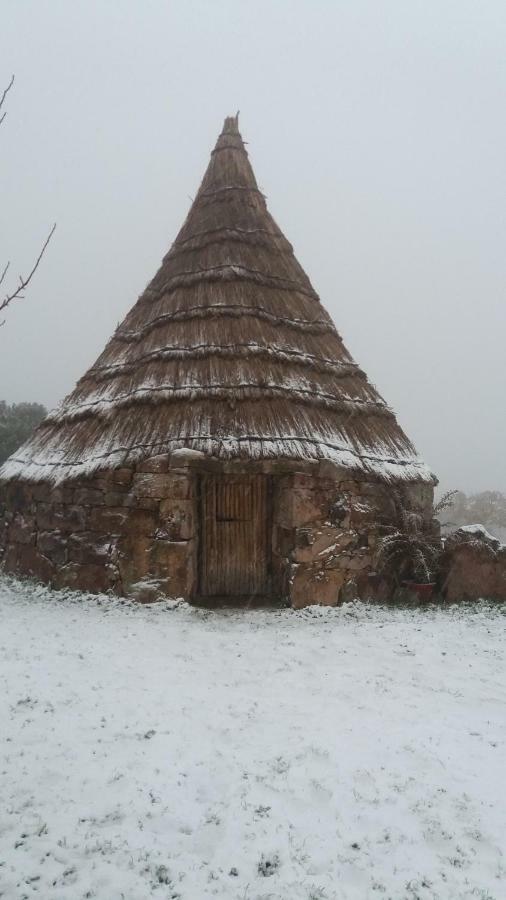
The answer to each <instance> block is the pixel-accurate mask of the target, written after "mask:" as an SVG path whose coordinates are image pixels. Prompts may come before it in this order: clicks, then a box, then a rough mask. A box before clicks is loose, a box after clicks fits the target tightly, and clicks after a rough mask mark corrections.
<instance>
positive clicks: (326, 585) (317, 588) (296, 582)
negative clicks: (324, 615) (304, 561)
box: [290, 566, 346, 609]
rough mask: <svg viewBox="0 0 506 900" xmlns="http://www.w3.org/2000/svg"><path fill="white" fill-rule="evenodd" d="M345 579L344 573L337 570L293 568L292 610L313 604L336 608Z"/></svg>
mask: <svg viewBox="0 0 506 900" xmlns="http://www.w3.org/2000/svg"><path fill="white" fill-rule="evenodd" d="M345 577H346V576H345V573H344V572H341V571H339V570H337V569H333V570H331V571H322V569H320V568H317V569H314V568H309V567H306V566H297V567H295V572H294V573H293V576H292V579H291V584H290V601H291V605H292V606H293V608H294V609H302V608H303V607H304V606H312V605H313V604H317V605H319V606H337V604H338V602H339V592H340V590H341V587H342V586H343V583H344V580H345Z"/></svg>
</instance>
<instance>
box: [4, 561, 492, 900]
mask: <svg viewBox="0 0 506 900" xmlns="http://www.w3.org/2000/svg"><path fill="white" fill-rule="evenodd" d="M505 621H506V619H505V617H504V610H503V611H502V612H501V610H500V609H499V608H495V609H494V608H490V607H487V606H484V605H482V606H475V607H472V608H469V607H467V608H464V607H461V608H457V607H452V608H450V609H444V610H441V609H434V608H430V609H426V610H423V611H412V610H411V611H410V610H402V609H392V608H375V607H372V606H367V605H359V604H349V605H347V606H345V607H343V608H341V609H338V610H319V609H315V608H313V609H310V610H307V611H302V612H297V613H296V612H292V611H289V610H282V611H281V610H280V611H267V610H263V611H251V612H238V611H234V612H232V611H229V612H212V613H211V612H207V611H199V610H195V609H191V608H189V607H187V606H184V605H183V606H180V607H179V608H177V609H171V608H170V605H169V604H162V605H158V606H154V607H149V608H148V607H133V606H131V605H122V604H120V603H119V602H118V601H112V600H109V599H107V598H102V600H101V601H98V602H97V601H96V600H93V599H90V598H86V597H83V596H82V595H81V596H79V595H71V594H66V595H63V594H51V593H50V592H48V591H46V590H45V589H43V588H37V587H35V588H34V587H28V586H26V585H25V586H23V585H20V584H18V583H16V582H13V581H9V580H7V579H5V578H0V655H1V663H0V666H1V668H0V676H1V677H0V741H1V749H2V759H1V763H0V896H1V897H2V898H9V900H21V898H32V897H35V898H37V897H38V898H40V900H64V898H65V900H81V898H100V900H144V898H150V897H154V898H159V900H162V898H163V900H165V898H183V900H201V898H202V900H203V898H208V897H220V898H234V900H261V898H262V900H299V898H304V900H310V898H312V900H317V898H318V900H320V898H327V900H331V898H339V900H348V898H350V900H351V898H353V900H355V898H359V900H370V898H372V900H374V898H378V900H387V898H391V900H416V898H419V900H429V898H440V900H451V898H459V900H461V898H480V900H491V898H495V900H503V898H504V897H505V896H506V857H505V855H504V851H505V842H506V803H505V800H506V788H505V782H506V777H505V776H506V754H505V748H506V742H505V738H506V727H505V718H506V712H505V710H506V670H505V665H504V651H505V631H504V624H505Z"/></svg>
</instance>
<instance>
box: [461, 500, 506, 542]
mask: <svg viewBox="0 0 506 900" xmlns="http://www.w3.org/2000/svg"><path fill="white" fill-rule="evenodd" d="M448 520H449V521H448V526H449V527H450V529H452V530H453V529H454V528H458V527H460V526H461V525H478V524H479V525H484V526H485V528H486V529H487V531H490V532H491V533H492V534H494V535H495V536H496V537H499V538H501V539H504V538H506V495H505V494H502V493H501V492H500V491H482V492H481V493H479V494H470V495H469V496H468V495H467V494H465V493H464V492H463V491H457V493H456V494H455V495H454V497H453V503H452V507H451V509H450V511H449V513H448Z"/></svg>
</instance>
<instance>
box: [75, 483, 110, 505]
mask: <svg viewBox="0 0 506 900" xmlns="http://www.w3.org/2000/svg"><path fill="white" fill-rule="evenodd" d="M73 502H74V503H75V504H76V505H77V506H102V505H103V504H104V492H103V491H101V490H99V488H91V487H82V488H78V489H77V490H76V491H74V498H73Z"/></svg>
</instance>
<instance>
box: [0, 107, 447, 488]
mask: <svg viewBox="0 0 506 900" xmlns="http://www.w3.org/2000/svg"><path fill="white" fill-rule="evenodd" d="M182 447H185V448H190V449H193V450H199V451H203V452H204V453H205V454H208V455H212V456H215V457H219V458H220V457H221V458H245V459H248V458H253V459H257V460H258V459H262V458H263V459H265V458H290V459H303V460H310V459H331V460H334V461H335V462H337V463H339V464H340V465H343V466H346V467H349V468H350V469H355V470H360V471H362V472H365V473H371V474H373V475H379V476H381V477H383V478H386V479H389V480H391V479H404V480H415V481H431V480H432V475H431V474H430V472H429V471H428V470H427V468H426V467H425V466H424V465H423V463H421V461H420V460H419V458H418V457H417V455H416V452H415V450H414V448H413V446H412V445H411V443H410V442H409V440H408V439H407V437H406V436H405V434H404V433H403V431H402V430H401V428H400V427H399V425H398V424H397V422H396V420H395V417H394V415H393V413H392V412H391V410H390V409H389V408H388V407H387V406H386V405H385V403H384V401H383V399H382V398H381V397H380V396H379V394H378V392H377V391H376V389H375V388H374V387H373V386H372V385H371V384H370V383H369V382H368V380H367V378H366V376H365V374H364V372H363V371H361V370H360V369H359V367H358V366H357V365H356V363H355V362H354V361H353V359H352V358H351V356H350V354H349V353H348V351H347V350H346V348H345V347H344V345H343V342H342V340H341V338H340V336H339V334H338V333H337V331H336V329H335V327H334V325H333V323H332V320H331V319H330V317H329V315H328V313H327V312H326V311H325V309H324V308H323V307H322V305H321V303H320V301H319V298H318V296H317V294H316V293H315V291H314V289H313V287H312V286H311V283H310V281H309V279H308V277H307V275H306V274H305V273H304V271H303V269H302V268H301V266H300V265H299V263H298V262H297V260H296V259H295V257H294V255H293V250H292V247H291V245H290V244H289V243H288V241H287V240H286V238H285V237H284V236H283V234H282V233H281V231H280V229H279V228H278V226H277V225H276V223H275V222H274V220H273V219H272V217H271V215H270V214H269V212H268V211H267V207H266V203H265V199H264V197H263V195H262V193H261V192H260V191H259V189H258V186H257V183H256V181H255V176H254V174H253V171H252V168H251V165H250V163H249V160H248V155H247V153H246V150H245V147H244V144H243V141H242V139H241V135H240V133H239V130H238V123H237V119H236V118H227V119H226V120H225V125H224V128H223V131H222V133H221V135H220V137H219V138H218V142H217V144H216V147H215V149H214V150H213V152H212V156H211V161H210V163H209V166H208V169H207V172H206V174H205V176H204V180H203V181H202V184H201V186H200V189H199V192H198V194H197V196H196V198H195V201H194V202H193V205H192V207H191V209H190V212H189V215H188V217H187V219H186V222H185V223H184V225H183V227H182V229H181V231H180V232H179V235H178V237H177V238H176V241H175V242H174V244H173V246H172V248H171V249H170V251H169V253H168V254H167V255H166V256H165V258H164V260H163V263H162V266H161V268H160V270H159V271H158V273H157V274H156V276H155V277H154V279H153V280H152V281H151V283H150V284H149V285H148V287H147V288H146V290H145V291H144V293H143V294H142V295H141V297H140V298H139V300H138V301H137V303H136V304H135V306H134V307H133V309H132V310H131V311H130V312H129V313H128V315H127V316H126V318H125V320H124V321H123V323H122V324H121V325H120V326H119V327H118V329H117V331H116V333H115V334H114V335H113V337H112V338H111V340H110V341H109V343H108V344H107V346H106V348H105V350H104V352H103V353H102V355H101V356H100V357H99V358H98V360H97V362H96V363H95V365H94V366H92V368H91V369H89V371H88V372H86V374H85V375H84V376H83V377H82V378H81V380H80V381H79V382H78V384H77V386H76V388H75V389H74V391H73V392H72V393H71V394H70V395H69V396H68V397H67V398H66V399H65V400H64V402H63V403H62V404H61V406H60V407H59V408H58V409H57V410H56V411H55V412H54V413H52V414H51V415H50V416H49V417H48V418H47V419H46V420H45V422H44V423H43V424H42V425H41V426H40V427H39V429H38V430H37V432H36V433H35V435H34V437H33V438H32V439H31V440H30V441H29V442H28V443H27V444H25V445H24V447H23V448H22V449H21V450H20V451H18V453H17V454H16V456H15V457H13V458H11V459H10V460H9V461H8V462H7V463H6V465H5V466H4V468H3V470H1V472H0V474H1V476H2V477H4V478H12V477H23V478H26V479H29V480H50V481H53V482H58V481H61V480H63V479H66V478H72V477H77V476H82V475H85V474H90V473H92V472H93V471H96V470H97V469H103V468H110V467H117V466H122V465H125V464H129V463H131V462H135V461H138V460H139V459H142V458H146V457H149V456H152V455H154V454H159V453H165V452H171V451H173V450H175V449H178V448H182Z"/></svg>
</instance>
